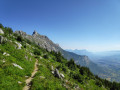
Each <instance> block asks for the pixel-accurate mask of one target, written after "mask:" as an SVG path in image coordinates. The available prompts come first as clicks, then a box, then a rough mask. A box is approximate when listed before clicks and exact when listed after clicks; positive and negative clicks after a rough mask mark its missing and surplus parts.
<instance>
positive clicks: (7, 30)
mask: <svg viewBox="0 0 120 90" xmlns="http://www.w3.org/2000/svg"><path fill="white" fill-rule="evenodd" d="M4 33H5V36H7V35H10V34H12V33H13V30H12V28H10V27H5V28H4Z"/></svg>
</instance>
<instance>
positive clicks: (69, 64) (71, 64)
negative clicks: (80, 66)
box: [67, 59, 77, 70]
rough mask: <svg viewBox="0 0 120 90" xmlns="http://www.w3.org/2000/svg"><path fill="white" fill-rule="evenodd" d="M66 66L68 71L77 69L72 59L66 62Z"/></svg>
mask: <svg viewBox="0 0 120 90" xmlns="http://www.w3.org/2000/svg"><path fill="white" fill-rule="evenodd" d="M67 66H68V67H69V69H71V70H75V69H76V68H77V67H76V64H75V62H74V60H73V59H70V61H68V62H67Z"/></svg>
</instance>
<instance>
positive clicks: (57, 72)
mask: <svg viewBox="0 0 120 90" xmlns="http://www.w3.org/2000/svg"><path fill="white" fill-rule="evenodd" d="M54 75H55V77H58V78H61V76H60V73H59V71H58V69H55V71H54Z"/></svg>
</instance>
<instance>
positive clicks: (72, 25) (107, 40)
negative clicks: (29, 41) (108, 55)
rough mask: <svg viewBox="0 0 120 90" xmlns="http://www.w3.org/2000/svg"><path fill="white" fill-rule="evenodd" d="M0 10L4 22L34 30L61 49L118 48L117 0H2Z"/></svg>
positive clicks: (119, 6) (119, 10)
mask: <svg viewBox="0 0 120 90" xmlns="http://www.w3.org/2000/svg"><path fill="white" fill-rule="evenodd" d="M6 5H7V7H6ZM0 11H1V14H0V23H2V24H3V25H4V26H9V27H12V28H13V30H14V31H15V30H23V31H24V32H27V33H28V34H32V32H33V31H34V30H36V31H37V32H38V33H40V34H41V35H46V36H48V37H49V38H50V39H51V40H52V41H53V42H55V43H58V44H59V45H60V46H61V47H62V48H63V49H86V50H88V51H94V52H96V51H111V50H120V24H119V23H120V1H119V0H100V1H98V0H85V1H83V0H76V1H73V0H45V1H43V0H40V1H39V0H30V1H27V0H26V1H25V0H17V1H16V0H12V1H10V0H1V3H0Z"/></svg>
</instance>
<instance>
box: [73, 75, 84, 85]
mask: <svg viewBox="0 0 120 90" xmlns="http://www.w3.org/2000/svg"><path fill="white" fill-rule="evenodd" d="M72 76H73V78H74V79H76V80H77V81H78V82H80V83H83V78H82V77H81V76H80V74H79V73H74V74H73V75H72Z"/></svg>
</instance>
